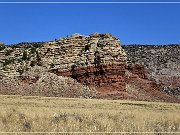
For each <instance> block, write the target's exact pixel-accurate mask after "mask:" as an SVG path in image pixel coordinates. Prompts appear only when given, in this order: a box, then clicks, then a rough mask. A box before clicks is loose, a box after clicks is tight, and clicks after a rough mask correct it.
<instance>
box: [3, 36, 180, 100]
mask: <svg viewBox="0 0 180 135" xmlns="http://www.w3.org/2000/svg"><path fill="white" fill-rule="evenodd" d="M135 48H136V47H135ZM132 49H134V48H133V47H132V48H131V47H129V48H128V47H127V48H126V47H125V50H126V52H125V51H124V49H123V48H122V46H121V44H120V42H119V40H118V39H117V38H116V37H114V36H112V35H111V34H98V33H95V34H92V35H89V36H82V35H79V34H75V35H72V36H70V37H65V38H61V39H56V40H55V41H50V42H37V43H36V42H33V43H21V44H17V45H13V46H5V47H4V46H2V49H1V50H0V78H1V81H0V93H1V94H21V95H40V96H61V97H86V98H106V99H133V100H147V101H168V102H179V100H178V99H176V98H174V97H171V96H169V95H167V94H166V93H165V92H163V91H161V89H162V87H160V86H161V84H162V83H159V82H158V81H157V80H155V79H156V78H155V77H154V76H153V75H154V72H155V71H156V70H155V71H154V69H155V68H154V67H153V66H154V65H155V63H156V64H159V63H160V62H159V61H158V62H156V58H155V57H153V58H152V59H155V62H154V63H153V64H152V66H149V67H148V66H147V64H149V63H151V62H150V61H149V59H151V58H149V59H148V57H146V55H144V54H143V53H139V52H141V51H138V52H136V51H134V50H132ZM135 50H136V49H135ZM148 51H149V50H147V52H148ZM145 52H146V51H145ZM152 52H153V50H152ZM152 52H151V53H152ZM155 52H156V51H155ZM134 53H135V54H134ZM127 54H128V55H127ZM136 54H137V55H136ZM147 54H148V53H147ZM155 54H156V53H155ZM139 55H142V56H140V57H139ZM133 57H135V58H133ZM141 59H143V61H141ZM170 61H171V59H170ZM144 65H145V66H144ZM150 65H151V64H150ZM160 67H161V66H160ZM167 69H168V71H170V70H169V68H167ZM163 71H165V73H166V74H167V70H163ZM49 72H51V73H49ZM177 73H178V72H177ZM67 77H68V78H69V79H67ZM159 78H160V77H159ZM159 80H163V79H159ZM11 82H12V84H11ZM177 82H178V79H177ZM177 82H176V84H177V85H178V83H177ZM164 83H165V81H164ZM173 86H176V85H173Z"/></svg>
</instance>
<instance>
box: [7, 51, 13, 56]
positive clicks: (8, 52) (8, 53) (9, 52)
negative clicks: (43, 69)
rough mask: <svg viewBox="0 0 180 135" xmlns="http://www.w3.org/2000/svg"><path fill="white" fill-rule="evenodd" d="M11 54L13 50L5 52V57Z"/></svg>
mask: <svg viewBox="0 0 180 135" xmlns="http://www.w3.org/2000/svg"><path fill="white" fill-rule="evenodd" d="M12 52H13V50H6V51H5V55H6V56H8V55H10V54H11V53H12Z"/></svg>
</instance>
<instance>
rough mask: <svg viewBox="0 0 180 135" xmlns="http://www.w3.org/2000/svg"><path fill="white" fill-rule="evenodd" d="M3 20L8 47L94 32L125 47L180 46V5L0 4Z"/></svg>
mask: <svg viewBox="0 0 180 135" xmlns="http://www.w3.org/2000/svg"><path fill="white" fill-rule="evenodd" d="M2 1H3V0H0V2H2ZM4 1H5V0H4ZM9 1H17V0H9ZM18 1H23V0H18ZM24 1H25V0H24ZM29 1H30V0H29ZM31 1H33V0H31ZM34 1H35V0H34ZM38 1H48V0H38ZM49 1H50V0H49ZM54 1H60V0H54ZM71 1H77V0H71ZM78 1H83V0H78ZM84 1H85V0H84ZM91 1H92V0H91ZM94 1H95V0H94ZM99 1H107V0H99ZM114 1H118V0H114ZM119 1H120V0H119ZM129 1H135V0H129ZM138 1H142V0H138ZM154 1H155V0H154ZM159 1H166V2H167V1H168V0H159ZM169 1H170V0H169ZM174 1H178V0H174ZM179 1H180V0H179ZM6 2H7V0H6ZM0 18H1V20H0V41H2V42H4V43H6V44H12V43H18V42H26V41H49V40H54V39H55V38H60V37H64V36H67V35H71V34H74V33H81V34H82V35H89V34H92V33H94V32H99V33H107V32H108V33H112V34H113V35H115V36H117V37H118V38H119V39H120V41H121V42H122V44H171V43H177V44H180V4H0Z"/></svg>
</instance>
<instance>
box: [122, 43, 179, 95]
mask: <svg viewBox="0 0 180 135" xmlns="http://www.w3.org/2000/svg"><path fill="white" fill-rule="evenodd" d="M123 48H124V49H125V51H126V53H127V56H128V63H129V64H142V65H144V66H145V68H146V71H147V73H148V78H149V79H150V80H153V81H154V82H156V84H158V85H160V86H161V90H162V91H165V92H166V93H168V94H169V95H173V96H176V97H178V98H180V97H179V96H180V45H165V46H159V45H158V46H156V45H126V46H123Z"/></svg>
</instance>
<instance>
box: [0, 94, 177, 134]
mask: <svg viewBox="0 0 180 135" xmlns="http://www.w3.org/2000/svg"><path fill="white" fill-rule="evenodd" d="M0 108H1V110H0V131H1V132H154V133H148V134H149V135H152V134H154V135H163V134H165V133H159V132H179V134H180V104H174V103H158V102H143V101H125V100H97V99H67V98H53V97H23V96H0ZM34 134H35V133H34ZM44 134H48V133H44ZM64 134H65V133H64ZM72 134H73V133H72ZM84 134H85V133H84ZM86 134H90V133H86ZM96 134H97V133H96ZM103 134H105V133H103ZM109 134H110V133H109ZM129 134H130V133H129ZM131 134H133V133H131ZM134 134H135V133H134ZM137 134H140V133H136V135H137ZM148 134H146V135H148ZM166 135H167V134H166Z"/></svg>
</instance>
